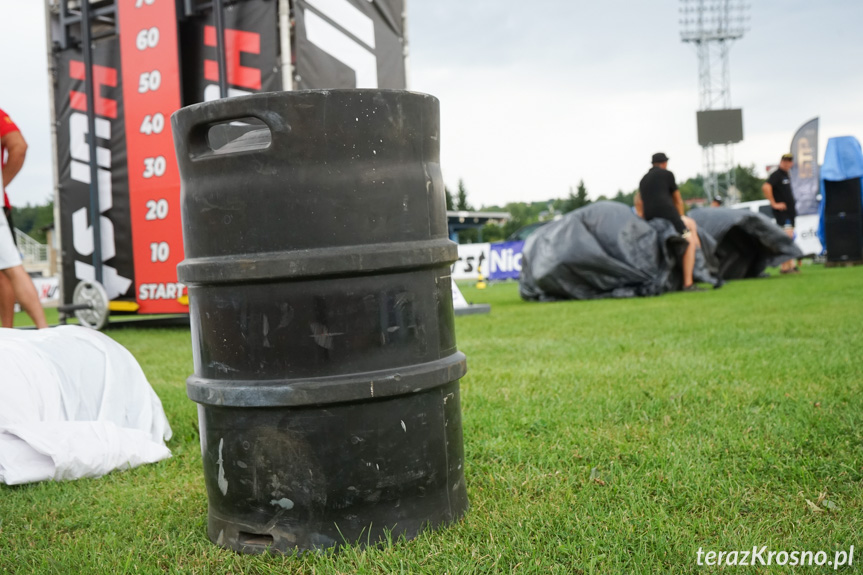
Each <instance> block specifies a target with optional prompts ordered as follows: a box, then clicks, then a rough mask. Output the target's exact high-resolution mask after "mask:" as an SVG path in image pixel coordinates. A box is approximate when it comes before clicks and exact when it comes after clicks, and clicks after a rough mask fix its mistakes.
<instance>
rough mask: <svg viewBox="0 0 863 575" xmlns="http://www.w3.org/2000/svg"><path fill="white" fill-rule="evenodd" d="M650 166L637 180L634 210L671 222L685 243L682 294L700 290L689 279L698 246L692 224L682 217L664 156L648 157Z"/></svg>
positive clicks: (672, 177)
mask: <svg viewBox="0 0 863 575" xmlns="http://www.w3.org/2000/svg"><path fill="white" fill-rule="evenodd" d="M651 162H652V163H653V167H652V168H650V170H649V171H648V172H647V174H645V176H644V177H643V178H641V182H639V184H638V194H636V196H635V211H636V213H637V214H638V215H639V216H641V217H643V218H644V219H645V220H648V221H649V220H652V219H654V218H662V219H665V220H668V221H669V222H671V224H672V225H673V226H674V228H675V229H676V230H677V231H678V233H680V235H681V236H683V237H684V238H686V239H687V240H688V241H689V246H688V247H687V248H686V253H684V254H683V261H682V262H681V263H682V267H683V291H703V290H702V289H701V288H699V287H698V286H697V285H695V283H694V282H693V279H692V272H693V270H694V269H695V250H696V249H697V248H698V247H699V246H700V243H699V241H698V228H697V226H696V225H695V221H694V220H692V219H691V218H688V217H686V216H684V215H683V214H684V205H683V198H682V197H681V196H680V190H679V189H678V188H677V182H676V181H675V179H674V174H673V173H671V172H670V171H668V169H667V168H668V156H666V155H665V154H664V153H662V152H659V153H656V154H653V157H652V158H651Z"/></svg>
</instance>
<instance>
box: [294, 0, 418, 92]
mask: <svg viewBox="0 0 863 575" xmlns="http://www.w3.org/2000/svg"><path fill="white" fill-rule="evenodd" d="M403 12H404V0H296V2H295V3H294V21H295V22H296V25H295V28H294V37H295V41H296V43H295V50H296V58H297V60H296V79H297V88H298V89H300V90H306V89H315V88H391V89H399V90H403V89H405V88H406V87H407V79H406V74H405V62H404V29H403V28H404V26H403V21H402V13H403Z"/></svg>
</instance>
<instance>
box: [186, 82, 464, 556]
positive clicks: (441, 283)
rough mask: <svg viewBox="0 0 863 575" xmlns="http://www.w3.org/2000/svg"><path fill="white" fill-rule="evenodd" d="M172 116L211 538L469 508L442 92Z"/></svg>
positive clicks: (314, 541)
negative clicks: (443, 150) (443, 161)
mask: <svg viewBox="0 0 863 575" xmlns="http://www.w3.org/2000/svg"><path fill="white" fill-rule="evenodd" d="M172 125H173V131H174V142H175V147H176V151H177V159H178V162H179V168H180V176H181V179H182V220H183V242H184V247H185V260H184V261H183V262H182V263H181V264H180V265H179V266H178V273H179V279H180V281H181V282H183V283H184V284H186V286H188V293H189V313H190V316H191V325H192V342H193V353H194V366H195V372H194V375H192V376H191V377H189V379H188V381H187V391H188V395H189V397H190V398H191V399H192V400H193V401H195V402H197V403H198V416H199V423H200V431H201V452H202V456H203V467H204V481H205V484H206V487H207V496H208V502H209V527H208V533H209V537H210V539H211V540H213V541H214V542H215V543H217V544H218V545H221V546H224V547H228V548H231V549H235V550H237V551H242V552H250V553H256V552H262V551H265V550H271V551H282V552H286V551H287V552H289V551H292V550H294V549H298V550H306V549H321V548H326V547H331V546H334V545H340V544H343V543H360V544H368V543H374V542H377V541H379V540H381V539H382V538H383V537H385V536H386V535H387V533H389V534H391V535H392V536H393V537H398V536H401V535H404V536H406V537H407V538H411V537H414V536H416V535H417V533H418V532H419V531H420V530H422V529H424V528H426V527H435V526H438V525H442V524H445V523H448V522H452V521H454V520H457V519H459V518H460V517H461V516H462V515H463V514H464V513H465V512H466V510H467V507H468V501H467V491H466V487H465V480H464V470H463V462H464V461H463V460H464V458H463V449H462V430H461V408H460V405H459V382H458V380H459V378H460V377H462V376H463V375H464V373H465V371H466V364H465V357H464V355H463V354H462V353H461V352H459V351H458V350H457V349H456V342H455V330H454V323H453V305H452V292H451V278H450V266H451V264H452V263H453V262H454V261H455V260H456V259H457V257H458V256H457V250H456V246H455V244H454V243H452V242H451V241H450V240H449V239H447V222H446V204H445V196H444V186H443V181H442V178H441V171H440V158H439V151H440V146H439V106H438V101H437V99H436V98H434V97H432V96H428V95H424V94H418V93H410V92H402V91H389V90H331V91H324V90H320V91H318V90H315V91H301V92H280V93H269V94H259V95H253V96H247V97H241V98H234V99H229V100H220V101H215V102H209V103H204V104H196V105H193V106H189V107H187V108H183V109H182V110H180V111H178V112H177V113H175V114H174V116H173V118H172Z"/></svg>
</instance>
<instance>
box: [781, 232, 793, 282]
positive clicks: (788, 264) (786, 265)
mask: <svg viewBox="0 0 863 575" xmlns="http://www.w3.org/2000/svg"><path fill="white" fill-rule="evenodd" d="M784 230H785V235H786V236H788V237H789V238H792V239H793V238H794V228H784ZM780 269H781V270H782V271H784V272H790V271H791V270H793V269H794V260H788V261H787V262H782V266H781V268H780Z"/></svg>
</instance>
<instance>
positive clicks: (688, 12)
mask: <svg viewBox="0 0 863 575" xmlns="http://www.w3.org/2000/svg"><path fill="white" fill-rule="evenodd" d="M748 8H749V7H748V6H747V5H746V4H744V3H742V2H740V1H738V0H680V28H681V29H680V39H681V40H683V42H689V43H692V44H694V45H695V51H696V54H697V55H698V85H699V108H698V109H699V111H700V112H703V111H707V110H729V109H730V108H731V76H730V74H729V64H728V52H729V50H730V48H731V43H732V42H734V40H738V39H740V38H742V37H743V34H744V32H745V31H746V27H745V24H746V21H747V16H746V12H747V10H748ZM741 117H742V116H741ZM699 120H700V118H699ZM701 131H702V126H701V125H699V141H701V140H702V133H701ZM740 139H742V120H741V126H740ZM737 141H739V140H737ZM717 148H721V150H720V153H719V159H717V153H716V152H717ZM702 157H703V164H704V165H703V169H704V191H705V193H706V195H707V197H708V199H712V198H714V197H716V196H718V195H720V192H723V191H724V192H726V193H727V192H728V191H729V190H731V189H732V188H733V187H734V184H735V181H734V149H733V142H729V141H726V142H724V143H723V142H719V143H714V142H707V143H702ZM719 172H727V174H728V176H727V178H726V182H725V183H726V185H725V187H724V189H723V190H720V186H719V178H718V173H719Z"/></svg>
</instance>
